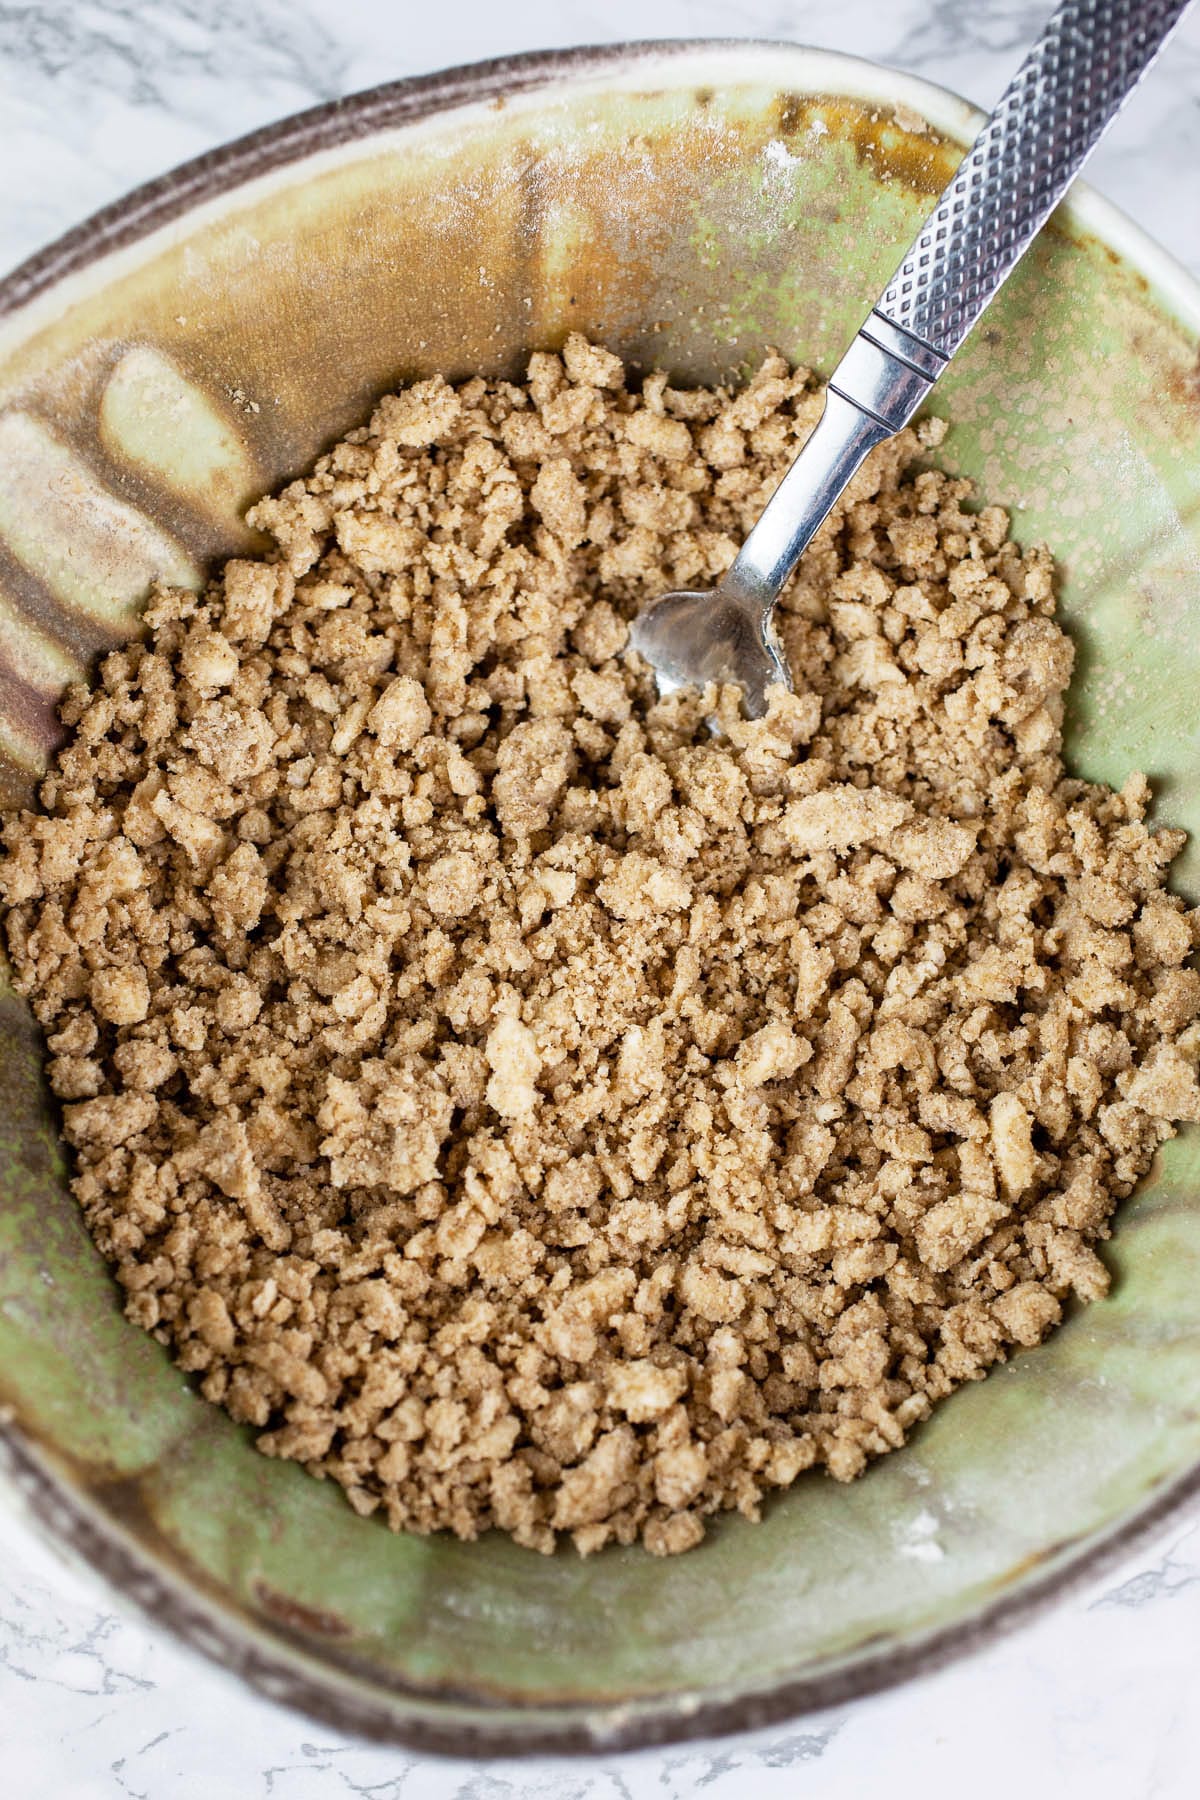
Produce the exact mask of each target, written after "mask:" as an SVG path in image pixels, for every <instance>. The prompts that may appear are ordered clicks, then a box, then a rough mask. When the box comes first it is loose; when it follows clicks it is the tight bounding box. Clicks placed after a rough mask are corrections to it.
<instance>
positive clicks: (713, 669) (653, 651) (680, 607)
mask: <svg viewBox="0 0 1200 1800" xmlns="http://www.w3.org/2000/svg"><path fill="white" fill-rule="evenodd" d="M629 642H630V646H631V648H632V649H634V650H636V651H637V652H638V654H639V655H640V656H643V657H644V658H645V659H646V661H647V662H648V663H649V664H650V666H651V668H652V669H653V670H654V673H655V678H656V680H657V683H658V691H659V693H660V694H671V693H674V692H675V690H676V689H677V688H681V687H699V688H703V687H706V686H707V685H708V683H709V682H713V681H715V682H719V683H722V684H724V683H726V682H734V683H736V684H737V686H739V687H741V688H742V689H743V690H744V699H743V710H744V711H745V713H746V716H747V717H748V718H751V719H760V718H761V717H762V716H763V714H764V713H765V712H766V710H767V693H768V691H769V689H771V688H773V687H778V686H780V685H782V686H783V687H789V688H790V687H791V685H792V683H791V678H790V676H789V674H788V667H787V662H786V660H785V659H784V655H783V652H782V650H781V649H780V647H779V643H778V640H777V639H776V636H775V629H774V626H773V625H772V623H771V613H770V608H764V606H763V605H762V602H761V601H759V600H755V599H754V598H753V597H752V596H751V595H749V594H747V593H745V592H743V591H742V590H740V589H739V588H738V586H737V585H736V583H734V582H733V581H731V580H730V579H729V577H728V576H727V577H726V578H725V580H724V581H722V582H720V583H719V584H718V586H717V587H716V589H715V590H714V591H713V592H712V593H696V592H687V591H686V590H679V591H677V592H675V593H672V594H664V595H663V597H662V599H661V600H656V601H655V602H654V603H653V605H652V606H648V607H647V608H646V609H645V611H644V612H642V613H639V615H638V617H637V618H636V619H635V620H634V622H633V625H632V626H631V627H630V632H629Z"/></svg>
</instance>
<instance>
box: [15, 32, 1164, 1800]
mask: <svg viewBox="0 0 1200 1800" xmlns="http://www.w3.org/2000/svg"><path fill="white" fill-rule="evenodd" d="M1049 5H1050V0H836V4H828V3H824V4H822V3H819V0H606V4H603V5H601V4H600V0H510V3H509V5H508V6H500V5H496V4H494V0H457V4H455V5H443V6H429V5H420V4H418V0H15V3H12V0H0V199H2V202H3V204H2V205H0V265H8V264H11V263H13V262H15V261H16V260H17V259H18V258H20V257H22V256H25V255H27V254H28V253H29V252H30V251H32V250H34V249H36V248H37V247H38V246H39V245H40V244H42V243H44V242H45V241H47V240H48V239H49V238H51V237H53V236H55V235H56V234H57V233H58V232H60V231H62V230H63V229H65V228H66V227H67V226H68V225H70V224H73V223H74V222H75V221H76V220H78V219H79V218H81V217H82V216H83V215H84V214H85V213H87V212H88V211H90V210H91V209H93V208H94V207H97V206H100V205H102V204H103V203H104V202H105V201H107V200H111V199H113V198H115V197H116V196H118V195H119V194H121V193H122V192H123V191H124V190H125V189H126V188H128V187H129V186H130V185H131V184H133V183H134V182H137V181H140V180H143V179H145V178H147V177H148V176H151V175H153V174H156V173H158V172H160V171H161V170H163V169H165V168H167V167H168V166H170V165H171V164H172V163H175V162H178V161H181V160H182V159H183V158H185V157H188V156H192V155H195V154H196V153H197V152H199V151H201V150H204V149H207V148H208V147H210V146H211V145H213V144H216V143H218V142H220V141H221V140H222V139H224V138H227V137H231V136H233V135H235V134H237V133H239V132H243V131H247V130H249V129H251V128H252V127H253V126H256V125H259V124H262V123H264V122H265V121H267V120H269V119H272V118H275V117H277V116H279V115H280V114H282V113H285V112H288V111H291V110H294V109H296V108H298V107H302V106H309V105H311V104H313V103H314V102H316V101H319V100H323V99H328V98H331V97H333V96H336V95H339V94H343V93H348V92H350V91H351V90H353V89H354V88H357V87H363V86H367V85H371V84H374V83H376V82H380V81H385V80H389V79H392V78H394V77H398V76H403V75H410V74H415V73H418V72H420V71H423V70H428V69H433V68H437V67H439V66H445V65H447V64H450V63H454V62H464V61H471V60H474V59H476V58H480V57H487V56H496V55H502V54H504V53H507V52H511V51H516V50H523V49H532V48H535V47H538V46H545V45H565V44H572V43H597V42H601V41H610V40H613V39H619V38H632V37H687V36H705V35H708V36H754V37H780V38H791V39H794V40H796V41H799V42H808V43H814V44H821V45H824V46H827V47H830V48H834V49H843V50H851V51H854V52H857V53H859V54H863V55H868V56H871V57H874V58H876V59H877V60H880V61H884V62H891V63H895V64H898V65H901V66H903V67H906V68H909V69H912V70H915V71H916V72H918V73H920V74H923V75H927V76H929V77H931V78H932V79H934V80H937V81H942V82H945V83H947V84H948V85H950V86H952V87H956V88H958V89H959V90H960V91H961V92H964V93H966V94H968V95H970V96H971V97H972V98H973V99H976V100H978V101H979V102H981V103H983V104H988V103H990V102H991V101H993V100H994V99H995V98H996V96H997V95H998V94H999V92H1000V90H1001V88H1002V87H1003V85H1004V81H1005V80H1006V78H1007V76H1008V74H1009V73H1010V72H1011V69H1012V67H1013V65H1014V63H1015V61H1016V59H1017V54H1018V53H1019V50H1020V48H1021V46H1022V45H1023V43H1024V42H1025V41H1026V40H1027V39H1028V38H1029V37H1030V36H1032V34H1033V32H1034V30H1035V29H1036V27H1037V25H1038V24H1039V22H1040V21H1041V19H1042V18H1043V17H1044V15H1045V13H1046V12H1047V11H1048V10H1049ZM1198 165H1200V8H1197V9H1196V10H1195V11H1194V12H1193V13H1192V15H1191V17H1190V19H1189V20H1187V21H1185V24H1184V26H1183V27H1182V29H1181V31H1180V32H1179V34H1178V35H1177V37H1176V40H1175V42H1174V44H1173V46H1172V47H1171V49H1170V51H1169V52H1168V55H1167V57H1166V59H1165V60H1164V62H1162V63H1161V64H1160V65H1159V67H1158V69H1157V70H1156V71H1155V73H1154V75H1153V77H1152V80H1151V83H1150V84H1148V86H1147V87H1146V88H1145V89H1143V91H1142V93H1141V94H1140V95H1139V96H1138V97H1136V98H1135V100H1134V102H1133V103H1132V105H1131V106H1130V108H1129V111H1128V113H1127V114H1126V116H1125V117H1124V119H1123V120H1122V121H1121V122H1120V124H1119V125H1118V127H1117V129H1116V131H1115V132H1114V134H1113V136H1112V137H1111V138H1110V140H1109V141H1108V143H1106V144H1105V145H1104V146H1103V147H1102V149H1101V151H1100V153H1099V154H1098V156H1097V158H1096V160H1095V162H1094V164H1093V169H1092V176H1093V179H1094V180H1095V182H1096V184H1097V185H1098V186H1100V187H1101V188H1102V189H1103V190H1104V191H1105V192H1107V193H1108V194H1109V195H1110V196H1111V197H1112V198H1113V199H1115V200H1117V201H1118V202H1119V203H1120V204H1121V205H1123V206H1124V207H1126V208H1127V209H1128V210H1129V211H1130V212H1132V213H1133V214H1134V216H1135V217H1136V218H1137V219H1138V220H1139V221H1140V222H1141V223H1142V224H1143V225H1144V226H1145V227H1146V229H1147V230H1149V231H1150V232H1151V233H1152V234H1153V235H1154V236H1156V237H1158V238H1159V239H1160V240H1161V241H1162V242H1163V243H1164V244H1166V245H1167V246H1168V248H1169V249H1171V250H1172V251H1173V252H1174V253H1175V255H1176V256H1177V257H1178V258H1179V259H1180V260H1181V261H1182V262H1184V263H1185V264H1187V265H1188V266H1189V267H1190V268H1192V269H1193V270H1195V271H1196V272H1197V273H1198V274H1200V207H1198V206H1197V203H1196V187H1195V181H1196V176H1195V170H1196V168H1197V166H1198ZM0 1771H2V1773H0V1788H2V1790H3V1792H4V1793H5V1794H11V1795H12V1796H13V1797H14V1800H126V1797H128V1800H223V1797H224V1796H231V1797H237V1800H260V1797H261V1800H336V1797H337V1796H342V1795H345V1796H349V1795H362V1796H368V1797H369V1800H517V1797H518V1796H521V1797H524V1796H528V1797H530V1800H652V1797H653V1800H684V1797H685V1796H692V1795H703V1796H705V1797H706V1800H744V1796H746V1795H747V1794H750V1793H753V1794H754V1795H755V1797H756V1800H784V1796H787V1800H794V1797H797V1800H810V1797H811V1800H859V1796H864V1795H868V1794H870V1795H875V1794H883V1793H886V1794H887V1796H888V1800H918V1796H920V1797H921V1800H925V1797H927V1796H933V1797H934V1800H940V1797H941V1796H949V1795H951V1794H954V1793H957V1792H959V1791H960V1790H961V1791H962V1792H964V1793H968V1794H970V1795H971V1796H972V1800H1008V1797H1009V1796H1010V1795H1012V1794H1013V1793H1020V1794H1023V1795H1026V1796H1029V1797H1030V1800H1049V1797H1050V1796H1052V1795H1053V1796H1054V1797H1055V1800H1083V1797H1084V1796H1087V1800H1185V1796H1186V1797H1188V1800H1190V1797H1192V1796H1194V1795H1195V1794H1196V1793H1197V1791H1198V1789H1200V1514H1198V1515H1197V1516H1196V1517H1195V1518H1194V1519H1193V1520H1192V1521H1185V1522H1184V1523H1183V1524H1182V1525H1177V1526H1176V1527H1175V1528H1174V1529H1173V1530H1171V1531H1170V1532H1168V1533H1167V1534H1166V1535H1164V1536H1162V1537H1161V1538H1160V1539H1159V1541H1158V1542H1157V1543H1155V1544H1154V1545H1152V1546H1150V1547H1148V1548H1147V1549H1146V1550H1145V1551H1144V1552H1143V1553H1142V1554H1140V1555H1138V1556H1137V1557H1135V1558H1133V1559H1132V1560H1130V1561H1129V1562H1128V1563H1127V1565H1126V1566H1125V1567H1123V1568H1122V1569H1120V1570H1117V1571H1115V1572H1114V1573H1113V1574H1111V1575H1110V1576H1109V1577H1108V1579H1107V1580H1106V1581H1105V1582H1104V1583H1103V1584H1102V1585H1100V1586H1098V1587H1094V1588H1093V1589H1092V1590H1091V1591H1088V1592H1085V1593H1083V1594H1080V1595H1078V1596H1076V1597H1074V1598H1072V1599H1070V1600H1068V1601H1066V1602H1064V1603H1063V1604H1061V1605H1060V1606H1059V1607H1058V1608H1057V1609H1056V1610H1055V1611H1054V1612H1052V1613H1051V1614H1050V1615H1049V1616H1047V1617H1046V1618H1044V1619H1043V1620H1042V1621H1041V1622H1040V1623H1038V1624H1036V1625H1034V1626H1032V1627H1029V1628H1027V1629H1025V1630H1024V1631H1022V1632H1021V1633H1019V1634H1018V1635H1016V1636H1015V1637H1012V1638H1009V1639H1007V1640H1005V1641H1004V1642H1002V1643H1001V1644H1000V1645H998V1646H997V1647H995V1648H994V1649H992V1650H991V1651H989V1652H988V1653H986V1654H985V1655H982V1656H979V1657H976V1658H974V1659H972V1660H970V1661H968V1662H966V1663H963V1664H960V1665H958V1666H957V1667H955V1668H953V1669H951V1670H949V1671H947V1672H945V1673H943V1674H941V1675H939V1676H936V1677H933V1678H930V1679H926V1680H925V1681H923V1682H920V1683H918V1684H916V1685H913V1686H910V1687H907V1688H904V1689H901V1690H900V1691H898V1692H896V1693H893V1694H890V1695H885V1696H883V1697H880V1698H878V1699H875V1700H872V1701H869V1702H865V1703H862V1704H860V1705H858V1706H856V1707H853V1708H850V1709H848V1710H847V1711H845V1712H842V1713H839V1714H837V1715H834V1716H830V1717H828V1718H824V1719H821V1720H816V1721H806V1722H804V1723H803V1724H800V1725H796V1726H792V1727H789V1728H786V1729H781V1730H779V1731H776V1732H773V1733H768V1734H766V1735H764V1736H760V1737H756V1738H753V1739H739V1740H736V1741H727V1742H724V1743H721V1744H710V1745H703V1746H690V1747H685V1748H682V1749H678V1750H673V1751H668V1752H656V1753H647V1754H645V1755H643V1756H639V1757H626V1758H620V1759H613V1760H609V1761H606V1762H602V1763H588V1762H576V1763H573V1764H570V1765H566V1764H547V1763H538V1764H530V1763H525V1764H520V1765H518V1764H454V1763H446V1762H437V1761H431V1760H428V1759H424V1758H413V1757H410V1756H407V1755H405V1754H403V1753H401V1752H398V1751H391V1750H381V1749H377V1748H371V1747H366V1746H361V1745H356V1744H353V1743H350V1742H347V1741H346V1740H344V1739H341V1738H339V1737H337V1735H336V1734H334V1733H331V1732H328V1731H325V1730H323V1729H321V1728H319V1727H317V1726H314V1725H311V1724H309V1723H307V1722H305V1721H303V1720H301V1719H297V1718H295V1717H292V1716H290V1715H288V1714H286V1713H282V1712H280V1711H278V1710H277V1709H275V1708H273V1707H271V1706H269V1705H267V1704H266V1703H265V1702H263V1701H260V1700H258V1699H257V1698H255V1697H253V1696H251V1695H249V1694H247V1693H245V1692H244V1691H241V1690H239V1689H238V1688H236V1687H235V1686H234V1685H233V1684H232V1683H231V1682H230V1681H229V1679H228V1678H227V1677H225V1676H224V1675H222V1674H221V1673H220V1672H219V1671H217V1670H215V1669H213V1668H210V1667H208V1666H207V1665H204V1664H202V1663H199V1662H197V1661H196V1660H195V1659H194V1658H192V1657H191V1656H190V1655H187V1654H185V1653H184V1652H182V1651H180V1650H179V1649H178V1648H177V1647H176V1646H175V1645H174V1644H173V1643H171V1642H169V1641H167V1640H166V1639H164V1638H162V1637H161V1636H160V1635H158V1634H157V1633H155V1632H154V1631H152V1630H151V1629H149V1628H148V1627H147V1626H146V1625H144V1624H143V1623H142V1622H141V1621H140V1620H138V1619H136V1618H133V1617H130V1616H127V1615H124V1614H121V1613H117V1612H116V1611H114V1609H113V1605H112V1602H111V1601H110V1599H109V1598H108V1597H107V1596H106V1595H104V1594H103V1593H102V1592H100V1591H99V1590H98V1589H97V1588H95V1587H94V1586H93V1585H92V1583H91V1582H90V1581H89V1580H88V1579H86V1578H81V1577H80V1576H78V1575H76V1574H74V1573H73V1572H70V1571H68V1570H66V1569H64V1568H62V1567H61V1566H60V1565H59V1564H58V1563H57V1561H56V1560H55V1559H54V1558H53V1557H52V1556H51V1555H50V1554H49V1553H48V1552H47V1551H46V1550H45V1549H44V1548H42V1546H41V1545H40V1544H38V1543H37V1542H35V1541H34V1540H33V1539H32V1538H30V1537H29V1536H28V1535H27V1533H26V1532H25V1531H24V1530H22V1529H21V1528H20V1527H18V1526H15V1525H13V1524H11V1523H9V1522H6V1521H5V1520H4V1519H3V1518H0Z"/></svg>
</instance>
